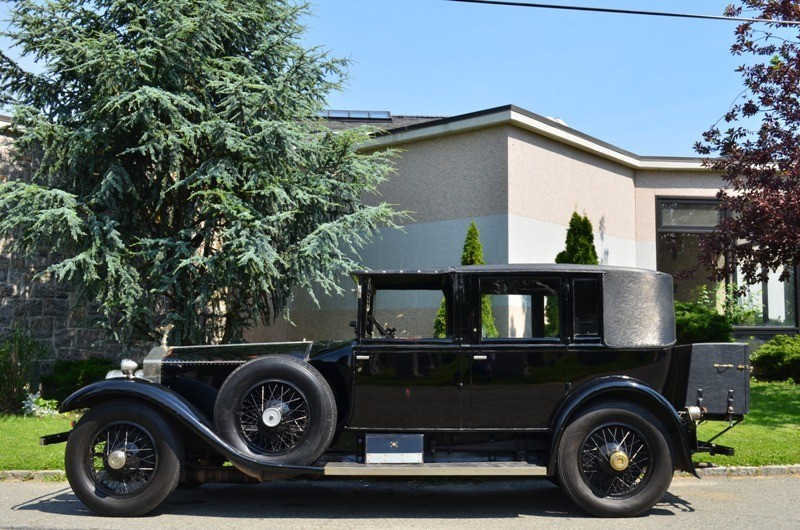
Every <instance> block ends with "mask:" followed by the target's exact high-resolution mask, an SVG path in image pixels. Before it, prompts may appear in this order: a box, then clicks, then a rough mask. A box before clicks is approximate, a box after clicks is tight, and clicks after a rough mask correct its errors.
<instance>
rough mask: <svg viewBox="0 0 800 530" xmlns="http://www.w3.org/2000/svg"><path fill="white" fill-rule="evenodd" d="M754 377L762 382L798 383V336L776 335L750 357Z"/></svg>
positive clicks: (799, 351) (799, 346)
mask: <svg viewBox="0 0 800 530" xmlns="http://www.w3.org/2000/svg"><path fill="white" fill-rule="evenodd" d="M750 362H752V363H753V366H755V368H756V370H755V372H756V377H757V378H758V379H761V380H764V381H785V380H787V379H792V380H794V381H800V336H798V335H794V336H792V337H790V336H789V335H776V336H774V337H772V339H770V340H769V342H766V343H764V344H763V345H762V346H761V347H760V348H759V349H757V350H756V351H754V352H753V353H752V355H750Z"/></svg>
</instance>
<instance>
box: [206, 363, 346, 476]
mask: <svg viewBox="0 0 800 530" xmlns="http://www.w3.org/2000/svg"><path fill="white" fill-rule="evenodd" d="M214 423H215V425H216V427H217V431H218V433H219V435H220V436H221V437H222V438H223V439H224V440H225V441H227V442H228V443H229V444H230V445H231V446H233V447H235V448H236V449H238V450H239V451H241V452H243V453H245V454H247V455H249V456H251V457H252V458H254V459H256V460H258V461H261V462H264V463H268V464H290V465H306V464H310V463H312V462H314V461H315V460H317V459H318V458H319V457H320V456H321V455H322V453H323V452H325V450H326V449H327V448H328V446H329V445H330V443H331V440H332V439H333V435H334V431H335V429H336V404H335V400H334V396H333V392H332V391H331V388H330V386H329V385H328V383H327V381H325V378H324V377H322V375H321V374H320V373H319V372H318V371H317V370H316V369H315V368H314V367H313V366H311V365H310V364H308V363H306V362H303V361H300V360H298V359H295V358H294V357H287V356H281V355H266V356H264V357H260V358H258V359H254V360H252V361H250V362H248V363H246V364H243V365H242V366H240V367H239V368H237V369H236V370H235V371H234V372H233V373H232V374H231V375H230V376H229V377H228V378H227V379H226V380H225V382H224V383H223V384H222V387H221V388H220V390H219V394H218V396H217V402H216V404H215V405H214Z"/></svg>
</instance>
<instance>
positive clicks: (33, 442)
mask: <svg viewBox="0 0 800 530" xmlns="http://www.w3.org/2000/svg"><path fill="white" fill-rule="evenodd" d="M72 419H73V416H56V417H48V418H23V417H20V416H0V469H5V470H10V469H24V470H41V469H64V444H55V445H49V446H46V447H43V446H40V445H39V436H42V435H45V434H54V433H57V432H63V431H67V430H69V429H70V422H71V421H72ZM725 426H726V424H725V423H722V422H709V423H705V424H703V425H700V427H699V437H700V439H705V440H707V439H709V438H711V437H712V436H713V435H715V434H716V433H718V432H720V431H721V430H722V429H724V428H725ZM715 442H716V443H719V444H722V445H728V446H732V447H735V448H736V456H732V457H729V456H721V455H716V456H709V455H708V453H698V454H696V455H694V461H695V462H713V463H715V464H719V465H723V466H762V465H770V464H800V385H793V384H788V383H757V382H753V383H752V384H751V395H750V414H748V415H747V416H746V417H745V420H744V422H742V423H741V424H739V425H737V426H736V427H734V428H733V429H731V430H730V431H728V432H727V433H726V434H724V435H722V436H721V437H720V438H718V439H717V440H715Z"/></svg>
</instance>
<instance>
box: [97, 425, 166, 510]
mask: <svg viewBox="0 0 800 530" xmlns="http://www.w3.org/2000/svg"><path fill="white" fill-rule="evenodd" d="M157 466H158V453H157V451H156V446H155V442H154V440H153V437H152V436H151V435H150V433H149V432H147V430H145V429H144V428H143V427H141V426H139V425H136V424H133V423H127V422H126V423H121V422H120V423H112V424H110V425H105V426H103V428H101V429H100V430H99V431H98V432H97V433H96V434H95V436H94V438H93V440H92V442H91V444H90V445H89V446H88V451H87V455H86V467H87V471H88V473H89V476H90V477H91V479H92V481H93V482H94V483H95V484H96V485H97V487H98V488H99V489H101V490H102V491H103V492H104V493H106V494H108V495H113V496H116V497H125V496H130V495H135V494H136V493H138V492H139V491H140V490H142V489H143V488H145V487H146V486H147V485H148V484H149V483H150V482H151V480H152V479H153V477H154V476H155V473H156V469H157Z"/></svg>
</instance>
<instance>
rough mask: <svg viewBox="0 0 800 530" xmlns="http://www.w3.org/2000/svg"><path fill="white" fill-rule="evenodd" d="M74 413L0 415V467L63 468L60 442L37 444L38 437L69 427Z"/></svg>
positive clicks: (9, 468)
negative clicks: (28, 415)
mask: <svg viewBox="0 0 800 530" xmlns="http://www.w3.org/2000/svg"><path fill="white" fill-rule="evenodd" d="M73 419H74V416H73V415H71V414H69V415H60V416H48V417H44V418H25V417H22V416H0V469H4V470H11V469H23V470H29V471H38V470H41V469H64V447H65V446H64V444H54V445H48V446H41V445H39V437H40V436H43V435H45V434H55V433H58V432H64V431H68V430H70V422H72V420H73Z"/></svg>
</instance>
